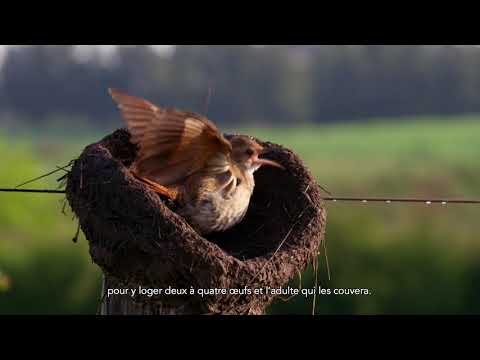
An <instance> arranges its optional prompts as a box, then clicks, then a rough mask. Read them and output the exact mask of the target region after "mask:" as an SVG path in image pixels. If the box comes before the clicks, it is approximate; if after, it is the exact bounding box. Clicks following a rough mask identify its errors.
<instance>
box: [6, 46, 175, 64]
mask: <svg viewBox="0 0 480 360" xmlns="http://www.w3.org/2000/svg"><path fill="white" fill-rule="evenodd" d="M15 46H22V45H0V66H1V65H2V64H3V61H4V59H5V54H6V52H7V51H8V48H9V47H15ZM117 46H122V45H76V50H77V52H78V56H79V57H83V58H89V57H90V56H92V54H93V53H94V52H99V53H100V54H101V56H102V57H104V59H105V60H108V58H109V57H110V56H111V55H112V53H113V51H114V50H115V48H116V47H117ZM150 46H152V47H153V49H154V50H155V51H158V52H159V53H160V54H165V53H168V52H169V51H171V50H172V49H173V47H174V46H175V45H150Z"/></svg>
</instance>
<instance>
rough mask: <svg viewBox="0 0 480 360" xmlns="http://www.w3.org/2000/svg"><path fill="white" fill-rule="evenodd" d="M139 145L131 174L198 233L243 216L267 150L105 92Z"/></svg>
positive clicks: (189, 116) (192, 117)
mask: <svg viewBox="0 0 480 360" xmlns="http://www.w3.org/2000/svg"><path fill="white" fill-rule="evenodd" d="M108 90H109V94H110V96H111V97H112V99H113V100H114V102H115V103H116V104H117V106H118V108H119V109H120V112H121V114H122V117H123V119H124V121H125V123H126V126H127V128H128V130H129V132H130V134H131V138H130V141H131V142H132V143H133V144H135V145H137V148H138V152H137V156H136V159H135V160H134V162H133V163H132V165H131V166H130V171H131V172H132V174H133V175H134V177H135V178H136V179H138V180H139V181H141V182H142V183H143V184H145V185H146V186H147V187H149V188H150V189H151V190H153V191H155V192H156V193H158V194H160V195H163V196H166V197H167V198H169V199H171V200H173V201H174V202H175V203H176V204H177V205H178V207H177V210H176V212H177V214H179V215H180V216H182V217H183V218H184V219H185V220H186V221H187V223H188V224H189V225H190V226H191V227H192V228H193V229H194V230H195V231H197V232H198V233H199V234H201V235H207V234H210V233H213V232H222V231H225V230H227V229H229V228H231V227H233V226H234V225H236V224H238V223H239V222H240V221H242V219H243V218H244V217H245V214H246V212H247V209H248V206H249V203H250V199H251V196H252V193H253V190H254V187H255V179H254V175H253V174H254V173H255V171H257V170H258V169H259V168H260V167H262V166H273V167H276V168H280V169H283V170H285V168H284V167H283V166H282V165H281V164H280V163H278V162H276V161H273V160H269V159H265V158H260V156H261V155H262V154H263V153H264V152H265V148H264V147H263V146H262V145H260V144H259V143H258V142H257V141H255V140H254V139H252V138H251V137H249V136H246V135H232V136H229V137H228V139H227V137H225V136H224V135H223V134H222V133H221V132H220V131H219V129H218V128H217V126H216V125H215V124H214V123H213V122H212V121H210V120H209V119H207V118H206V117H205V116H203V115H200V114H197V113H194V112H189V111H183V110H179V109H176V108H166V107H160V106H157V105H155V104H153V103H151V102H150V101H148V100H146V99H143V98H140V97H136V96H132V95H129V94H127V93H125V92H123V91H120V90H117V89H112V88H109V89H108Z"/></svg>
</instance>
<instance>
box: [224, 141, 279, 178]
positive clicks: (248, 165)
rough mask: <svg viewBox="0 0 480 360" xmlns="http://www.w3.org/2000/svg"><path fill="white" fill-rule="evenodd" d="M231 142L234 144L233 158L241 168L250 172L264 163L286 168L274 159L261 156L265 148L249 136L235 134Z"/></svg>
mask: <svg viewBox="0 0 480 360" xmlns="http://www.w3.org/2000/svg"><path fill="white" fill-rule="evenodd" d="M230 142H231V144H232V159H233V161H235V163H236V164H237V165H238V166H239V167H240V168H241V169H244V170H246V171H248V172H250V173H253V172H255V171H256V170H258V169H259V168H260V167H261V166H262V165H270V166H275V167H278V168H281V169H284V167H283V166H282V165H280V164H279V163H277V162H275V161H273V160H268V159H262V158H260V156H261V155H262V153H263V151H264V148H263V147H262V146H261V145H260V144H258V143H257V142H256V141H255V140H252V139H250V138H249V137H248V136H244V135H235V136H233V137H232V138H231V139H230Z"/></svg>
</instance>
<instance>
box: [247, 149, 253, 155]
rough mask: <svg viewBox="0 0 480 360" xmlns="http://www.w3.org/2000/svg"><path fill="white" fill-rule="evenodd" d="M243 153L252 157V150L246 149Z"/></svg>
mask: <svg viewBox="0 0 480 360" xmlns="http://www.w3.org/2000/svg"><path fill="white" fill-rule="evenodd" d="M245 153H246V154H247V155H248V156H252V155H253V150H252V149H247V151H245Z"/></svg>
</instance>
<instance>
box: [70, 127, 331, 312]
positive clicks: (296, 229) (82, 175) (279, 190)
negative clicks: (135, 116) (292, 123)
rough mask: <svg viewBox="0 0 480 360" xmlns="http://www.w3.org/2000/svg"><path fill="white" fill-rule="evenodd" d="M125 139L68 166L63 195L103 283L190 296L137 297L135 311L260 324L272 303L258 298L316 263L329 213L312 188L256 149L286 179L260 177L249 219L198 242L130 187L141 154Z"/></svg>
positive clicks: (293, 160)
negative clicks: (183, 308) (152, 309)
mask: <svg viewBox="0 0 480 360" xmlns="http://www.w3.org/2000/svg"><path fill="white" fill-rule="evenodd" d="M227 137H228V135H227ZM129 139H130V134H129V133H128V131H126V130H124V129H120V130H117V131H115V132H114V133H112V134H111V135H109V136H107V137H105V138H104V139H102V140H101V141H99V142H98V143H94V144H92V145H89V146H88V147H86V148H85V150H84V151H83V153H82V154H81V155H80V157H79V158H78V159H77V160H75V162H74V164H73V166H72V170H71V172H70V174H69V176H68V181H67V188H66V192H67V200H68V202H69V204H70V206H71V208H72V210H73V211H74V213H75V214H76V216H77V217H78V219H79V223H80V226H81V229H82V231H83V233H84V234H85V237H86V239H87V240H88V242H89V249H90V255H91V257H92V260H93V262H94V263H96V264H97V265H98V266H100V268H101V269H102V271H103V272H104V274H105V276H107V277H108V278H110V279H115V282H116V283H117V284H119V286H120V285H121V286H124V287H129V288H138V287H139V286H142V287H143V288H151V289H167V288H168V287H171V288H174V289H188V290H189V291H190V289H193V290H194V291H195V293H196V294H195V295H189V294H188V295H179V296H172V295H156V296H152V297H149V296H146V295H138V294H137V296H136V297H135V299H134V301H136V302H137V303H138V302H140V303H143V304H145V303H150V304H152V303H161V304H167V305H169V306H177V305H180V304H183V305H185V304H188V308H189V309H190V312H196V313H222V314H262V313H264V311H265V309H266V308H267V306H268V305H270V304H271V302H272V301H273V299H274V296H273V295H269V294H264V295H256V294H254V289H255V288H257V289H258V288H263V289H265V288H266V287H270V288H279V287H284V286H286V285H287V284H288V282H289V281H290V280H291V279H292V278H293V277H294V276H295V275H297V274H299V273H300V272H301V271H303V270H304V269H305V268H306V266H307V265H308V264H309V263H311V262H312V260H313V259H315V257H316V256H317V252H318V249H319V246H320V243H321V241H322V240H323V238H324V231H325V224H326V212H325V209H324V207H323V203H322V199H321V193H320V189H319V187H318V185H317V184H316V182H315V180H314V178H313V177H312V175H311V174H310V172H309V171H308V170H307V169H306V168H305V166H304V165H303V163H302V161H301V160H300V159H299V157H298V156H297V155H295V154H294V153H293V152H291V151H290V150H288V149H286V148H284V147H282V146H279V145H276V144H272V143H269V142H262V141H259V140H257V139H256V140H257V141H258V142H259V143H260V144H262V145H263V146H265V147H266V149H267V153H266V154H265V157H266V158H269V159H272V160H276V161H278V162H279V163H281V164H282V165H283V166H284V167H285V168H286V170H281V169H277V168H273V167H263V168H261V169H260V170H258V171H257V172H256V173H255V190H254V193H253V196H252V198H251V202H250V206H249V209H248V212H247V214H246V216H245V218H244V219H243V220H242V221H241V222H240V223H239V224H238V225H236V226H234V227H233V228H231V229H230V230H228V231H226V232H222V233H215V234H211V235H208V236H206V237H202V236H200V235H199V234H198V233H197V232H195V231H194V230H193V229H192V228H191V227H190V226H189V225H188V223H187V222H186V221H185V220H184V219H183V218H182V217H181V216H180V215H178V214H176V213H175V204H173V203H171V202H170V201H169V200H167V199H164V198H162V197H160V196H159V195H158V194H156V193H155V192H153V191H151V190H150V189H148V188H146V187H145V186H144V185H143V184H142V183H141V182H139V181H138V180H136V179H135V178H134V177H133V175H132V174H131V172H130V171H129V166H130V164H131V163H132V162H133V160H134V159H135V156H136V151H137V149H136V147H135V146H134V145H132V144H131V143H130V141H129ZM245 287H247V288H248V289H250V290H251V294H248V291H245V290H243V289H245ZM198 289H227V294H217V295H207V296H204V297H201V296H199V295H198V294H197V292H198ZM231 289H238V293H232V292H235V290H231ZM137 293H138V292H137ZM239 293H243V294H239ZM192 309H193V310H192Z"/></svg>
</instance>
